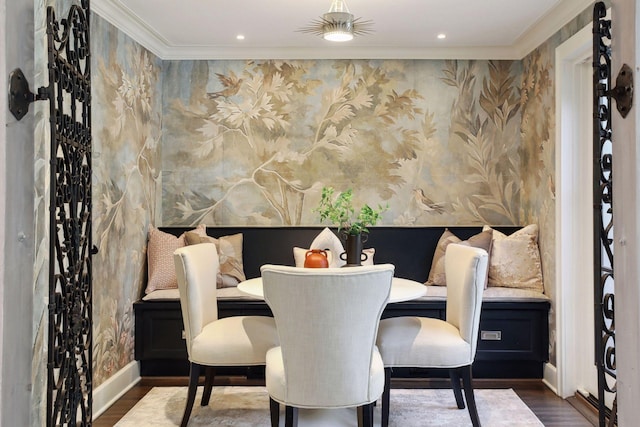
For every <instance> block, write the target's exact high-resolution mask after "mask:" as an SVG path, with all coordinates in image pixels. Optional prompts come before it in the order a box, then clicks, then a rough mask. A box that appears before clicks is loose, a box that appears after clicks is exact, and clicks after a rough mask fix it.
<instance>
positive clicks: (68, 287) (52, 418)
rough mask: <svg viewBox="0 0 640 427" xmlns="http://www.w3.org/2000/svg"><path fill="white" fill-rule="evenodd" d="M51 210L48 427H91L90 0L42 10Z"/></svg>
mask: <svg viewBox="0 0 640 427" xmlns="http://www.w3.org/2000/svg"><path fill="white" fill-rule="evenodd" d="M46 24H47V53H48V68H49V69H48V75H49V86H48V87H47V88H46V92H47V98H48V99H49V113H50V116H49V122H50V123H49V124H50V132H51V164H50V166H51V187H50V191H51V200H50V203H51V207H50V223H49V225H50V234H51V235H50V248H49V253H50V255H49V306H48V311H49V335H48V337H49V344H48V364H47V426H61V425H63V426H67V425H74V426H76V425H83V426H84V425H91V422H92V420H91V418H92V354H91V351H92V349H91V347H92V316H91V310H92V290H91V255H92V253H93V252H94V251H93V249H92V245H91V72H90V49H89V1H88V0H82V1H81V4H80V5H75V4H74V5H72V6H71V7H70V9H69V13H68V16H67V18H66V19H62V20H61V21H60V22H58V21H57V20H56V16H55V12H54V9H53V7H48V8H47V23H46Z"/></svg>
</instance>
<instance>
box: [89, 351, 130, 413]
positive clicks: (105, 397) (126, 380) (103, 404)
mask: <svg viewBox="0 0 640 427" xmlns="http://www.w3.org/2000/svg"><path fill="white" fill-rule="evenodd" d="M138 381H140V365H139V364H138V362H136V361H133V362H131V363H129V364H128V365H127V366H125V367H124V368H122V369H120V370H119V371H118V372H116V373H115V374H114V375H113V376H111V378H109V379H108V380H106V381H105V382H104V383H102V384H100V385H99V386H98V387H96V388H95V389H94V390H93V406H92V410H93V419H94V420H95V419H96V418H98V417H99V416H100V415H101V414H102V413H103V412H104V411H106V410H107V409H108V408H109V407H110V406H111V405H113V404H114V402H115V401H116V400H118V399H119V398H120V397H122V395H123V394H125V393H126V392H127V391H129V390H130V389H131V388H132V387H133V386H134V385H136V384H137V383H138Z"/></svg>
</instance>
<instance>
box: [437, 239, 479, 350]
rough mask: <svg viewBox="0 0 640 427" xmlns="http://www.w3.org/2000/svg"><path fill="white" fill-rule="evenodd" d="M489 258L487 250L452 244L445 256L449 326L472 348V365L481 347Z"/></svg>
mask: <svg viewBox="0 0 640 427" xmlns="http://www.w3.org/2000/svg"><path fill="white" fill-rule="evenodd" d="M488 263H489V255H488V254H487V252H486V251H485V250H484V249H479V248H474V247H471V246H465V245H459V244H450V245H448V246H447V251H446V254H445V276H446V278H447V312H446V319H447V323H451V324H452V325H454V326H455V327H457V328H458V329H459V330H460V335H461V336H462V338H463V339H464V340H465V341H466V342H468V343H469V344H471V354H470V357H471V359H470V361H473V359H474V358H475V354H476V347H477V345H478V329H479V328H480V311H481V309H482V293H483V291H484V285H485V282H486V278H487V268H488Z"/></svg>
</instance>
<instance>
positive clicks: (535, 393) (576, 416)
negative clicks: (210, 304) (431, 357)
mask: <svg viewBox="0 0 640 427" xmlns="http://www.w3.org/2000/svg"><path fill="white" fill-rule="evenodd" d="M262 383H263V381H262V380H247V379H245V378H243V377H221V378H217V379H216V384H217V385H260V384H262ZM176 385H184V386H186V385H187V378H143V379H142V380H141V381H140V382H139V383H138V384H137V385H136V386H134V387H133V388H132V389H131V390H129V391H128V392H127V393H126V394H125V395H124V396H122V398H120V399H119V400H118V401H117V402H116V403H114V404H113V405H112V406H111V407H110V408H109V409H107V410H106V411H105V412H104V413H103V414H102V415H100V416H99V417H98V418H97V419H96V420H95V421H94V422H93V426H94V427H112V426H113V425H114V424H115V423H117V422H118V421H119V420H120V418H122V417H123V416H124V415H125V414H126V413H127V412H128V411H129V409H131V408H132V407H133V406H134V405H135V404H136V403H137V402H138V401H139V400H140V399H142V398H143V397H144V395H145V394H147V392H149V390H151V389H152V388H153V387H162V386H176ZM474 386H475V388H478V389H481V388H512V389H514V391H515V392H516V393H517V394H518V396H520V398H521V399H522V401H523V402H524V403H526V404H527V406H529V408H531V410H532V411H533V412H534V413H535V414H536V416H537V417H538V419H540V421H542V423H543V424H544V425H545V426H546V427H565V426H567V427H591V426H595V425H597V416H595V415H594V414H592V413H590V410H588V409H586V408H583V407H582V406H581V405H582V404H581V403H580V402H577V400H579V399H574V398H572V399H567V400H564V399H561V398H560V397H558V396H557V395H556V394H555V393H554V392H553V391H551V390H550V389H549V388H547V387H546V386H545V385H544V384H543V383H542V381H540V380H483V379H477V380H475V381H474ZM393 387H402V388H425V387H427V388H430V387H432V388H445V387H448V382H447V381H444V380H413V379H410V380H403V379H394V380H393ZM583 413H584V414H585V415H583ZM590 420H591V421H590ZM514 422H515V420H514ZM515 425H517V424H514V426H515Z"/></svg>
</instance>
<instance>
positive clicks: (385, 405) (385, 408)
mask: <svg viewBox="0 0 640 427" xmlns="http://www.w3.org/2000/svg"><path fill="white" fill-rule="evenodd" d="M390 396H391V368H384V390H383V392H382V410H381V412H382V418H381V420H380V427H388V426H389V403H390V401H391V397H390Z"/></svg>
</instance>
